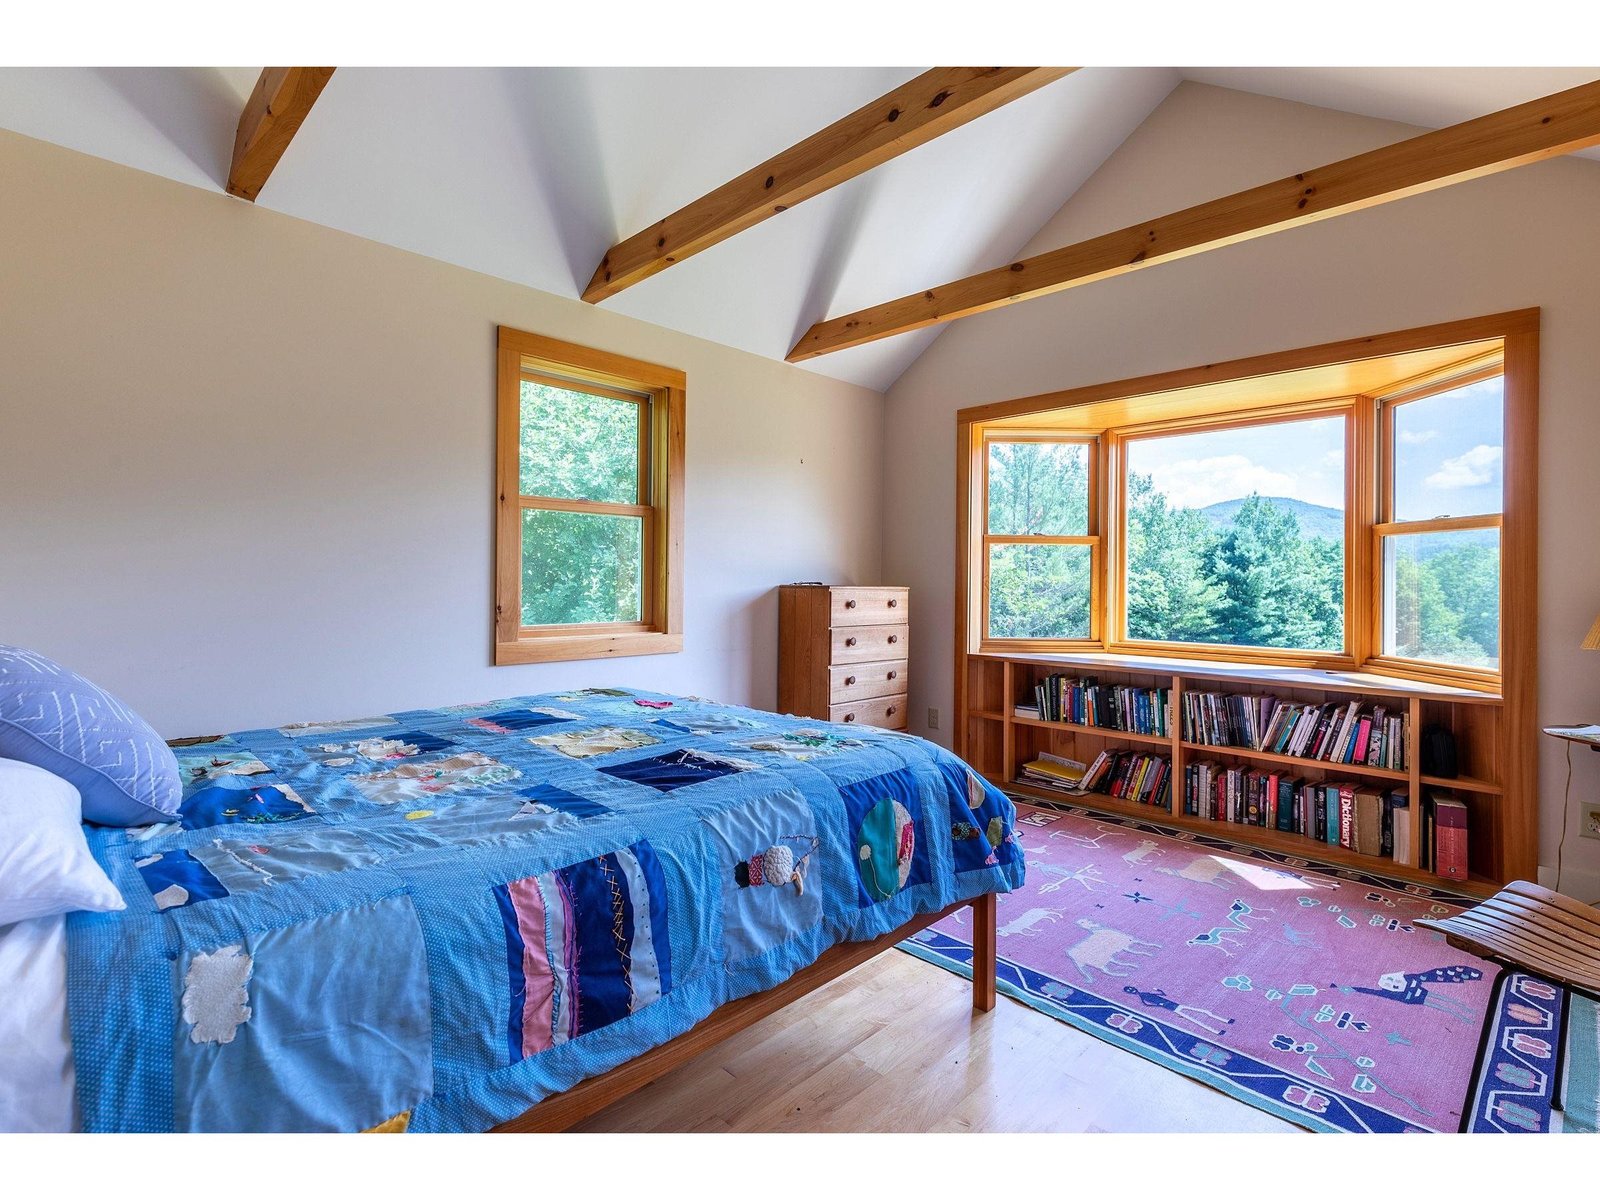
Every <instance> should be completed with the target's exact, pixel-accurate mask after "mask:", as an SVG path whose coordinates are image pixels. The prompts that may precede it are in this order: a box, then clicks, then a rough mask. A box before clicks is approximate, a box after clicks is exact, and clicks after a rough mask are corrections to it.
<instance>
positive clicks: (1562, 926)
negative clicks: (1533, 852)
mask: <svg viewBox="0 0 1600 1200" xmlns="http://www.w3.org/2000/svg"><path fill="white" fill-rule="evenodd" d="M1415 924H1418V925H1422V926H1424V927H1426V928H1428V929H1437V930H1438V931H1439V932H1440V933H1442V934H1444V936H1445V940H1446V941H1447V942H1449V943H1450V945H1452V946H1455V947H1457V948H1459V949H1462V950H1468V951H1471V952H1472V953H1473V954H1476V955H1479V956H1480V957H1482V958H1492V959H1496V960H1498V961H1500V962H1503V963H1507V964H1509V965H1511V966H1513V967H1519V968H1521V969H1522V970H1525V971H1530V972H1532V973H1533V974H1535V975H1541V976H1543V977H1544V978H1546V979H1550V980H1553V981H1554V982H1556V983H1559V984H1563V985H1564V986H1566V987H1569V988H1571V989H1573V990H1574V991H1578V992H1582V993H1584V994H1585V995H1587V996H1592V997H1594V998H1595V999H1597V1000H1600V911H1596V910H1595V909H1592V908H1590V907H1588V906H1587V905H1584V904H1579V903H1578V902H1577V901H1576V900H1573V899H1571V898H1569V897H1567V896H1563V895H1561V894H1560V893H1559V892H1552V891H1550V890H1549V889H1548V888H1542V887H1540V886H1539V885H1538V884H1536V883H1525V882H1522V881H1520V880H1519V881H1517V882H1515V883H1511V884H1508V885H1507V886H1506V887H1505V888H1503V889H1502V890H1501V891H1499V892H1496V893H1495V894H1494V895H1493V896H1491V897H1490V898H1489V899H1487V900H1485V901H1484V902H1483V903H1482V904H1479V905H1477V906H1476V907H1475V908H1470V909H1468V910H1467V911H1466V912H1464V913H1461V914H1459V915H1458V916H1454V917H1446V918H1444V919H1443V920H1438V921H1434V920H1421V921H1417V922H1415Z"/></svg>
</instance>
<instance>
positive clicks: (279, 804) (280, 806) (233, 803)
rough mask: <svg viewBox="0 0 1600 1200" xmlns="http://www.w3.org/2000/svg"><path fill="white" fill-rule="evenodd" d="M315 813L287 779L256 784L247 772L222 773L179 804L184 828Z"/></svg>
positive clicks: (296, 818) (276, 821)
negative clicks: (245, 773)
mask: <svg viewBox="0 0 1600 1200" xmlns="http://www.w3.org/2000/svg"><path fill="white" fill-rule="evenodd" d="M314 816H316V812H315V811H314V810H313V809H312V807H311V806H310V805H309V804H307V803H306V802H305V801H304V800H302V799H301V798H300V796H299V795H298V793H296V792H295V790H294V789H293V788H292V787H290V786H289V785H288V784H285V783H273V784H262V785H260V786H254V785H252V784H251V782H250V777H249V776H247V775H223V776H221V777H219V778H218V779H216V780H215V781H213V782H210V783H207V784H205V785H203V786H201V787H199V788H197V789H196V790H195V791H193V792H191V793H190V794H189V795H188V796H186V797H185V798H184V800H183V802H182V803H181V804H179V805H178V821H179V823H180V824H181V825H182V826H183V827H184V828H185V829H209V828H211V827H212V826H214V825H234V824H241V823H242V824H249V825H276V824H281V823H283V822H285V821H303V820H305V819H306V818H307V817H314Z"/></svg>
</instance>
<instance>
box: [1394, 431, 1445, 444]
mask: <svg viewBox="0 0 1600 1200" xmlns="http://www.w3.org/2000/svg"><path fill="white" fill-rule="evenodd" d="M1438 436H1439V431H1438V430H1437V429H1402V430H1401V431H1400V442H1401V444H1402V445H1406V446H1420V445H1422V443H1423V442H1431V441H1433V439H1434V438H1436V437H1438Z"/></svg>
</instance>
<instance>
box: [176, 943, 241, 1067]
mask: <svg viewBox="0 0 1600 1200" xmlns="http://www.w3.org/2000/svg"><path fill="white" fill-rule="evenodd" d="M253 965H254V964H253V962H252V961H251V958H250V956H249V955H248V954H246V953H245V952H244V947H243V946H224V947H222V949H220V950H213V951H212V952H211V953H209V954H196V955H195V956H194V958H193V959H192V960H191V961H190V963H189V970H188V973H187V974H186V975H185V976H184V979H183V1019H184V1020H185V1021H187V1022H188V1023H189V1026H190V1029H189V1040H190V1041H191V1042H217V1043H219V1044H221V1045H224V1046H226V1045H227V1044H228V1043H229V1042H231V1041H233V1035H234V1033H235V1032H236V1031H237V1030H238V1028H239V1026H241V1025H243V1024H244V1023H245V1022H246V1021H248V1020H249V1019H250V996H249V993H247V992H246V991H245V984H247V983H249V982H250V970H251V968H252V966H253Z"/></svg>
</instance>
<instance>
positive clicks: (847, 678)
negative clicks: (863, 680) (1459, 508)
mask: <svg viewBox="0 0 1600 1200" xmlns="http://www.w3.org/2000/svg"><path fill="white" fill-rule="evenodd" d="M855 681H856V677H855V676H854V675H846V676H845V677H844V685H845V687H849V686H850V685H851V684H853V683H855Z"/></svg>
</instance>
